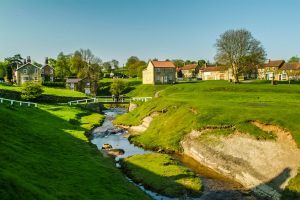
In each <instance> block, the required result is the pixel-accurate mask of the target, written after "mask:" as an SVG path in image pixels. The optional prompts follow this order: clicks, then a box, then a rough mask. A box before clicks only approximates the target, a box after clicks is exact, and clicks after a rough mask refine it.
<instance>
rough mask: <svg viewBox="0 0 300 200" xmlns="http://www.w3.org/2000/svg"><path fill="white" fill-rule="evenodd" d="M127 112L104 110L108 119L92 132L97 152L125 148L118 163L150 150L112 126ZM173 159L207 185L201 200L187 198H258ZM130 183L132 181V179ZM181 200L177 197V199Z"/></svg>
mask: <svg viewBox="0 0 300 200" xmlns="http://www.w3.org/2000/svg"><path fill="white" fill-rule="evenodd" d="M126 112H127V110H126V109H124V108H113V109H108V110H104V111H103V113H104V114H105V120H104V122H103V124H102V126H100V127H97V128H95V129H94V130H93V132H92V134H93V139H92V140H91V142H92V143H93V144H95V145H97V147H98V149H99V150H101V148H102V145H103V144H110V145H112V147H113V148H117V149H123V150H124V151H125V153H124V154H123V155H120V156H117V157H116V162H118V160H119V159H120V158H124V157H127V156H131V155H135V154H145V153H149V152H151V151H147V150H144V149H143V148H140V147H137V146H134V145H133V144H130V142H129V141H128V139H127V137H126V135H128V134H127V131H126V130H124V129H121V128H117V127H115V126H114V125H113V124H112V121H113V119H114V118H115V117H116V116H117V115H120V114H124V113H126ZM172 156H173V158H175V159H176V160H178V161H179V163H180V164H181V165H183V166H185V167H187V168H189V169H190V170H191V171H193V172H194V173H196V174H197V175H198V176H199V177H200V178H201V180H202V184H203V186H204V190H203V195H202V196H201V198H188V199H201V200H211V199H216V200H217V199H220V200H235V199H236V200H239V199H242V200H243V199H245V200H254V199H259V198H258V197H256V196H255V195H254V194H253V193H252V192H250V191H248V190H246V189H244V188H243V186H242V185H241V184H239V183H237V182H234V181H232V180H230V179H228V178H226V177H225V176H223V175H221V174H219V173H216V172H215V171H213V170H211V169H210V168H207V167H205V166H203V165H201V164H200V163H198V162H197V161H195V160H194V159H193V158H191V157H188V156H185V155H181V154H174V155H172ZM116 167H119V164H118V163H117V164H116ZM128 180H129V181H130V182H132V181H131V180H130V179H129V178H128ZM136 185H137V186H138V187H139V188H140V189H142V190H143V191H144V192H146V193H147V194H148V195H149V196H151V197H152V198H153V199H155V200H170V199H174V198H169V197H165V196H162V195H159V194H157V193H155V192H152V191H150V190H147V189H145V188H144V187H143V186H142V185H140V184H139V185H138V184H136ZM175 199H178V198H175Z"/></svg>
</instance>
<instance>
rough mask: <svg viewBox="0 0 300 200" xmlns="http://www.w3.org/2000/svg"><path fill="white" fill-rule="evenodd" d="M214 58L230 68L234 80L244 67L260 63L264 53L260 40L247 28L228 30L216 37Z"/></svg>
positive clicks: (263, 59)
mask: <svg viewBox="0 0 300 200" xmlns="http://www.w3.org/2000/svg"><path fill="white" fill-rule="evenodd" d="M215 46H216V47H217V54H216V56H215V59H216V61H217V62H218V63H220V64H224V65H226V66H228V68H230V69H231V72H232V76H233V78H234V82H235V83H237V82H239V79H238V76H239V74H240V73H242V72H243V71H244V69H245V68H249V67H254V66H257V65H258V64H262V63H263V62H264V61H265V59H266V53H265V50H264V48H263V47H262V45H261V44H260V42H259V41H258V40H256V39H254V38H253V37H252V35H251V33H250V32H249V31H247V30H244V29H240V30H228V31H226V32H225V33H223V34H222V35H220V37H219V38H218V39H217V42H216V44H215Z"/></svg>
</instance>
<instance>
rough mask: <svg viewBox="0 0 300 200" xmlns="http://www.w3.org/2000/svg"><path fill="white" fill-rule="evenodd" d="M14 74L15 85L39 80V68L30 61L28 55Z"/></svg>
mask: <svg viewBox="0 0 300 200" xmlns="http://www.w3.org/2000/svg"><path fill="white" fill-rule="evenodd" d="M15 74H16V82H17V85H22V84H23V83H25V82H27V81H34V82H40V81H41V69H40V68H39V67H38V66H36V65H34V64H32V63H31V59H30V56H28V57H27V61H26V62H25V64H23V65H22V66H20V67H18V68H17V70H16V72H15Z"/></svg>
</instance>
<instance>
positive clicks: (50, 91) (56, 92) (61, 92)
mask: <svg viewBox="0 0 300 200" xmlns="http://www.w3.org/2000/svg"><path fill="white" fill-rule="evenodd" d="M0 89H4V90H11V91H16V92H21V91H22V87H18V86H7V85H1V84H0ZM43 90H44V93H43V94H46V95H53V96H65V97H86V95H85V94H84V93H82V92H77V91H72V90H69V89H61V88H50V87H45V86H43Z"/></svg>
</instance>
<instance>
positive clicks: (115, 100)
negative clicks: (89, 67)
mask: <svg viewBox="0 0 300 200" xmlns="http://www.w3.org/2000/svg"><path fill="white" fill-rule="evenodd" d="M151 99H152V97H127V96H119V97H116V96H96V97H93V98H89V99H80V100H75V101H69V102H68V104H69V105H70V106H71V105H73V104H89V103H99V104H130V102H132V101H144V102H146V101H149V100H151Z"/></svg>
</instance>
